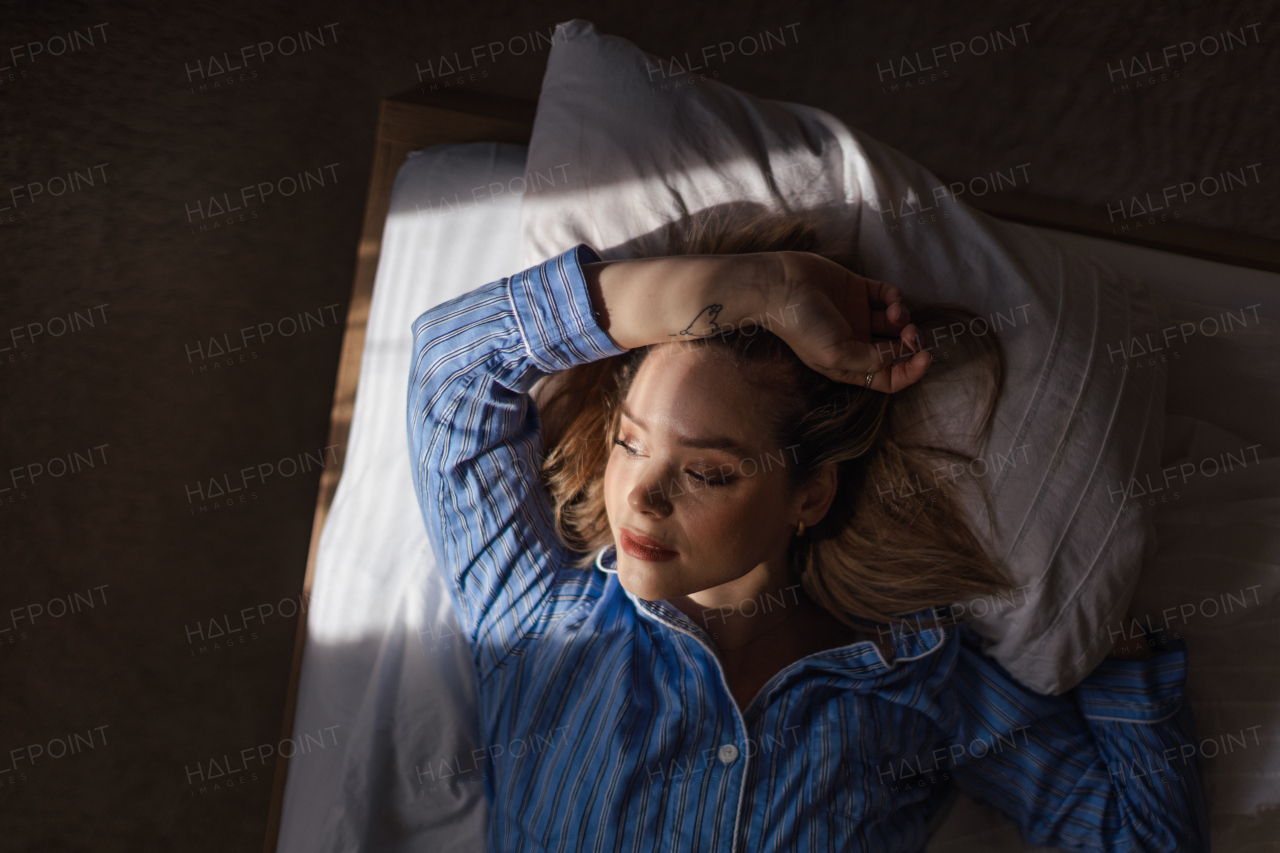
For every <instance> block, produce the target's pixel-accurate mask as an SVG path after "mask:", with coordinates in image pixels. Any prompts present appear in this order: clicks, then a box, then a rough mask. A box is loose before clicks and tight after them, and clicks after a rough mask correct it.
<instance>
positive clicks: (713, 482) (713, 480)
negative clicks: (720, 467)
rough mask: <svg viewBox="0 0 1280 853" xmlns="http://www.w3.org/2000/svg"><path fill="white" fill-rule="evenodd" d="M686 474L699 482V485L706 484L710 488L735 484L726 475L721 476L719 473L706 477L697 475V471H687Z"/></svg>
mask: <svg viewBox="0 0 1280 853" xmlns="http://www.w3.org/2000/svg"><path fill="white" fill-rule="evenodd" d="M685 473H686V474H688V475H689V476H690V477H692V478H693V479H695V480H697V481H698V482H699V483H706V484H707V485H708V486H727V485H729V484H730V483H732V482H733V480H731V479H729V478H728V477H726V476H725V475H724V474H721V473H720V472H719V471H712V472H711V473H710V474H709V475H705V476H704V475H703V474H699V473H697V472H696V471H685Z"/></svg>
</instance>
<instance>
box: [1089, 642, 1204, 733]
mask: <svg viewBox="0 0 1280 853" xmlns="http://www.w3.org/2000/svg"><path fill="white" fill-rule="evenodd" d="M1186 680H1187V652H1186V647H1185V646H1183V644H1182V641H1181V640H1171V641H1170V642H1169V646H1168V648H1167V649H1166V650H1164V651H1161V652H1160V653H1158V654H1154V655H1152V656H1151V657H1149V658H1147V659H1146V660H1117V659H1115V658H1106V659H1105V660H1103V661H1102V663H1100V664H1099V665H1098V667H1097V669H1095V670H1094V671H1093V672H1092V673H1090V675H1089V676H1088V677H1087V678H1085V679H1084V681H1082V682H1081V683H1080V684H1079V686H1078V687H1077V688H1076V691H1077V693H1076V698H1077V699H1078V701H1079V702H1080V710H1081V711H1083V712H1084V715H1085V717H1086V718H1087V719H1090V720H1117V721H1121V722H1126V723H1156V722H1159V721H1161V720H1164V719H1167V718H1169V717H1171V716H1173V715H1174V714H1175V713H1177V711H1178V709H1179V708H1181V707H1182V703H1183V701H1184V698H1185V692H1184V685H1185V684H1186Z"/></svg>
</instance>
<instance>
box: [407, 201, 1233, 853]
mask: <svg viewBox="0 0 1280 853" xmlns="http://www.w3.org/2000/svg"><path fill="white" fill-rule="evenodd" d="M816 248H818V247H817V246H816V244H815V238H814V232H813V231H811V230H810V229H808V228H806V227H805V226H804V225H803V224H800V223H794V222H775V223H761V222H756V223H752V224H749V225H746V226H740V227H734V228H720V229H719V231H718V232H717V231H716V230H714V229H711V228H703V229H701V230H700V231H699V232H698V233H696V234H695V235H694V236H693V237H692V238H691V240H690V245H687V246H685V248H684V251H685V252H687V253H688V254H685V255H677V256H668V257H648V258H643V259H639V260H632V261H620V262H602V261H601V260H600V259H599V257H598V256H597V255H596V254H595V253H594V252H593V251H592V250H591V249H590V248H588V247H586V246H585V245H580V246H577V247H575V248H574V249H571V250H569V251H568V252H565V253H564V254H563V255H560V256H558V257H555V258H552V259H550V260H548V261H546V262H544V263H542V264H540V265H538V266H536V267H534V268H532V269H530V270H526V271H525V272H522V273H520V274H518V275H515V276H512V277H510V278H507V279H503V280H501V281H498V282H494V283H492V284H489V285H486V286H484V287H481V288H478V289H477V290H475V291H472V292H471V293H469V294H466V295H464V296H461V297H459V298H457V299H454V300H452V301H450V302H447V303H444V304H442V305H439V306H437V307H436V308H434V309H432V310H430V311H428V312H427V313H426V314H424V315H423V316H422V317H420V318H419V319H418V320H417V322H416V323H415V325H414V333H415V351H416V356H415V361H414V364H413V371H412V380H411V387H410V393H409V434H410V445H411V450H412V454H413V461H414V478H415V485H416V488H417V492H418V498H419V502H420V504H421V507H422V511H423V516H424V519H425V520H426V523H427V527H428V531H429V533H430V536H431V540H432V542H433V543H434V544H435V547H436V549H437V553H438V555H439V558H440V561H441V565H442V566H443V567H445V568H446V569H447V570H448V571H449V572H450V573H451V575H452V578H453V581H454V585H453V594H454V601H455V605H456V607H457V609H458V613H459V617H460V619H461V620H462V624H463V625H464V626H465V628H466V630H467V632H468V636H469V639H470V641H471V644H472V650H473V654H474V659H475V662H476V665H477V674H478V679H479V698H480V710H481V714H482V725H481V730H482V732H483V733H484V736H485V740H486V741H487V743H488V744H489V746H487V747H486V748H485V749H484V750H477V751H476V752H477V753H480V754H481V757H479V760H481V761H486V762H488V764H489V766H488V767H487V773H486V780H487V781H486V790H487V793H488V795H489V797H490V800H491V802H492V803H493V809H492V822H491V827H490V839H489V843H490V847H491V849H494V850H501V851H517V850H565V851H576V850H583V849H608V850H699V851H701V850H708V851H710V850H724V851H753V853H754V851H760V850H784V849H785V850H791V849H795V850H850V849H857V850H877V851H879V850H920V849H923V847H924V844H925V840H926V832H927V828H928V824H929V822H930V820H931V819H932V818H933V817H934V816H935V815H936V814H937V813H938V811H939V809H940V807H941V806H942V804H943V800H944V797H945V795H946V793H947V791H948V789H949V788H950V787H951V785H950V783H951V782H952V781H954V782H955V783H957V785H958V786H959V787H960V788H961V789H963V790H965V791H966V792H968V793H970V794H971V795H972V796H974V797H975V798H977V799H979V800H981V801H985V802H988V803H990V804H992V805H994V806H995V807H997V808H999V809H1000V810H1001V811H1002V812H1004V813H1005V814H1006V815H1007V816H1008V817H1009V818H1010V819H1012V820H1013V821H1014V822H1016V823H1017V824H1018V825H1019V826H1020V827H1021V828H1022V830H1023V832H1024V834H1025V835H1026V837H1027V839H1028V840H1029V841H1030V842H1031V843H1034V844H1042V845H1058V846H1062V847H1068V848H1072V849H1091V850H1108V851H1111V850H1174V849H1177V850H1194V849H1200V848H1201V847H1204V846H1205V845H1207V838H1208V833H1207V818H1206V814H1205V808H1204V804H1203V795H1202V792H1201V781H1200V776H1199V767H1198V764H1197V763H1196V760H1195V759H1196V756H1195V755H1194V750H1192V754H1191V755H1190V756H1189V757H1187V756H1186V751H1185V749H1183V747H1184V745H1185V744H1194V742H1195V737H1194V725H1193V721H1192V719H1191V715H1190V710H1189V708H1188V706H1187V705H1186V703H1185V702H1184V701H1183V681H1184V671H1185V653H1184V651H1183V650H1182V649H1181V648H1180V647H1177V646H1176V645H1175V644H1169V643H1167V644H1165V645H1164V646H1163V647H1162V652H1161V653H1159V654H1155V655H1152V656H1150V657H1149V658H1148V659H1146V660H1141V661H1130V660H1119V659H1114V658H1109V659H1108V660H1107V661H1105V662H1104V663H1103V664H1102V665H1101V666H1099V668H1098V669H1097V670H1096V671H1095V672H1094V673H1093V674H1092V675H1091V676H1090V677H1089V678H1088V679H1086V680H1085V682H1084V683H1083V684H1082V685H1081V686H1080V687H1079V688H1077V689H1076V690H1074V691H1072V692H1071V693H1068V694H1066V695H1063V696H1040V695H1038V694H1034V693H1031V692H1029V691H1027V690H1026V689H1025V688H1023V687H1021V686H1020V685H1019V684H1018V683H1016V682H1015V681H1013V680H1012V679H1011V678H1010V677H1009V676H1008V674H1007V673H1005V672H1004V671H1003V670H1002V669H1001V668H1000V667H999V666H998V665H997V664H996V663H995V662H994V661H992V660H990V659H989V658H987V657H986V656H985V655H983V654H982V652H981V650H980V646H979V643H978V640H977V638H976V636H975V635H974V634H973V633H972V632H971V631H970V630H969V629H967V628H964V627H956V626H953V625H951V624H949V620H948V619H946V618H943V617H944V616H945V613H944V612H943V611H941V610H939V609H938V608H940V607H943V608H945V607H946V606H947V605H949V604H950V603H951V602H954V601H957V600H961V599H964V598H968V597H972V596H974V595H980V594H984V593H989V592H993V591H996V590H998V589H1000V588H1002V587H1003V586H1004V585H1005V584H1006V580H1005V575H1004V573H1003V570H1002V569H1001V567H1000V566H999V565H998V563H996V562H995V561H994V560H992V559H991V558H990V557H989V556H988V555H987V554H986V553H984V551H983V549H982V547H981V545H980V544H979V540H978V539H977V537H976V536H975V535H974V534H973V532H972V531H971V530H969V528H968V526H967V524H966V522H965V518H964V516H963V515H962V514H961V512H960V509H959V508H958V506H956V505H955V504H953V503H950V502H948V501H935V502H933V503H929V504H928V505H926V506H922V505H921V502H920V501H919V500H918V499H917V498H916V497H915V496H914V495H913V496H911V497H910V498H909V499H908V498H906V497H904V496H903V495H902V494H900V490H898V489H897V488H895V486H896V484H897V483H899V481H900V480H901V479H903V478H909V477H912V476H919V475H920V474H921V473H922V472H923V473H925V474H926V475H927V472H929V471H930V470H931V469H934V468H936V466H935V465H934V464H932V463H934V462H936V460H938V459H940V458H946V457H947V456H948V455H951V456H955V455H959V456H961V457H964V456H965V452H964V450H963V449H945V448H931V447H927V446H924V445H922V444H921V442H920V441H919V440H917V437H916V436H915V434H914V433H915V430H916V429H917V427H918V425H919V424H920V423H922V422H923V420H924V419H925V418H927V417H928V412H929V409H928V401H929V390H928V389H929V388H930V387H931V383H933V387H936V385H937V383H939V382H942V381H952V382H955V381H960V382H969V383H973V384H974V386H975V389H978V390H982V389H983V388H985V390H986V391H987V392H988V393H987V400H986V403H985V405H984V406H983V407H981V408H982V410H983V412H984V413H985V414H984V415H983V416H982V417H979V418H978V419H977V420H978V423H979V426H980V428H979V430H978V434H977V435H975V436H974V437H973V438H974V440H975V444H974V446H977V443H978V442H980V439H981V437H982V435H983V434H984V433H983V429H982V426H983V425H985V424H988V423H989V419H990V415H991V412H992V410H993V406H994V395H995V393H997V392H998V389H999V387H1000V365H1001V363H1002V362H1001V358H1000V354H999V351H998V348H996V347H995V346H994V345H993V344H992V343H991V341H990V339H988V340H986V341H978V342H976V343H973V345H972V346H971V347H970V348H969V349H968V350H967V351H966V350H964V349H963V348H960V347H954V348H952V349H951V350H949V351H948V353H947V354H948V356H955V358H954V362H952V360H951V359H950V358H948V359H947V360H945V361H944V360H941V359H940V360H938V362H937V363H936V364H934V365H933V366H932V367H931V366H930V364H931V362H932V361H933V354H931V353H930V352H926V351H925V347H926V345H927V344H928V343H929V341H928V340H926V339H924V338H923V337H922V336H921V334H920V332H919V328H918V326H917V325H916V323H913V322H912V313H911V311H909V310H908V308H907V306H906V305H905V304H904V303H903V301H902V295H901V293H900V292H899V291H898V289H897V288H895V287H892V286H890V285H888V284H885V283H883V282H876V281H871V280H869V279H866V278H863V277H861V276H859V275H856V274H855V273H853V272H851V271H850V270H849V269H847V268H846V267H845V266H841V265H840V264H838V263H836V262H834V261H832V260H829V259H827V258H824V257H822V256H820V255H818V254H816V253H815V252H814V250H815V249H816ZM942 311H943V313H945V309H942ZM923 316H924V314H923V313H922V312H919V311H918V312H917V317H916V319H917V320H920V319H921V317H923ZM934 316H935V317H939V316H943V314H942V313H939V312H938V311H937V310H935V314H934ZM927 328H928V327H927V326H926V329H927ZM935 341H936V339H935ZM957 343H960V342H957ZM939 349H941V348H939ZM926 375H927V376H928V379H927V380H926V381H922V380H924V379H925V377H926ZM540 379H547V382H545V383H542V384H541V385H540V386H539V387H538V388H537V393H538V394H539V397H540V399H541V401H542V405H541V407H540V408H541V410H542V412H543V413H544V416H540V415H539V407H538V406H535V404H534V402H533V398H532V397H531V391H532V390H534V386H535V383H537V382H538V380H540ZM544 429H545V435H544ZM516 744H519V746H518V747H517V746H516Z"/></svg>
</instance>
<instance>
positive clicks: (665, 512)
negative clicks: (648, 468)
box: [627, 476, 672, 518]
mask: <svg viewBox="0 0 1280 853" xmlns="http://www.w3.org/2000/svg"><path fill="white" fill-rule="evenodd" d="M627 503H628V504H630V505H631V508H632V509H633V510H635V511H636V512H640V513H644V514H645V515H649V516H652V517H654V518H666V517H667V516H669V515H671V510H672V506H671V499H670V498H669V497H668V496H667V492H666V489H665V488H664V487H663V485H662V479H661V477H659V476H651V477H644V478H641V480H640V481H639V482H637V483H636V485H635V486H634V487H633V488H632V489H631V493H630V494H629V495H627Z"/></svg>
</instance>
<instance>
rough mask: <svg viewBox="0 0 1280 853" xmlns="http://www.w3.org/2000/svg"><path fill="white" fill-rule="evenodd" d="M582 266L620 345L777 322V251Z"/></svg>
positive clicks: (780, 279) (600, 317)
mask: <svg viewBox="0 0 1280 853" xmlns="http://www.w3.org/2000/svg"><path fill="white" fill-rule="evenodd" d="M583 272H584V273H585V275H586V279H587V289H588V291H589V292H590V294H591V304H592V307H593V308H594V309H595V311H596V316H597V322H598V323H599V325H600V328H601V329H602V330H603V331H604V332H605V333H606V334H608V335H609V337H611V338H612V339H613V340H614V342H615V343H616V344H617V345H618V346H620V347H623V348H624V349H635V348H637V347H643V346H648V345H650V344H658V343H664V342H667V341H678V340H684V339H688V338H689V337H706V336H708V335H714V334H721V333H723V332H726V331H728V330H730V329H734V328H738V327H739V326H742V325H765V326H768V325H770V320H772V321H774V322H785V319H784V317H783V311H784V309H785V306H781V305H776V304H775V303H776V302H777V301H778V300H777V299H776V295H777V292H778V290H779V288H780V286H781V285H782V284H783V283H784V282H785V272H784V270H783V268H782V262H781V260H780V259H779V257H778V255H777V253H757V254H747V255H684V256H678V257H663V258H641V259H637V260H629V261H601V262H599V263H593V264H585V265H583ZM771 313H772V315H775V316H773V317H770V316H769V315H770V314H771Z"/></svg>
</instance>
